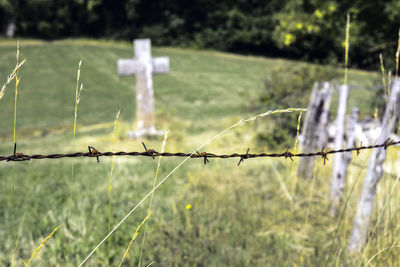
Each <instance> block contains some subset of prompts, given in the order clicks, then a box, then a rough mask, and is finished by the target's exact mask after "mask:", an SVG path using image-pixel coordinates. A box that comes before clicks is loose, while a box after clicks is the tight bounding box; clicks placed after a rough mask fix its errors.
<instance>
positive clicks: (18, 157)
mask: <svg viewBox="0 0 400 267" xmlns="http://www.w3.org/2000/svg"><path fill="white" fill-rule="evenodd" d="M399 144H400V141H396V142H394V141H393V140H391V139H390V138H389V139H387V140H386V141H385V142H384V143H382V144H377V145H369V146H356V147H352V148H344V149H338V150H325V148H324V147H323V148H322V149H321V151H316V152H309V153H292V152H290V151H289V148H287V149H286V150H285V152H283V153H253V154H251V153H249V150H250V148H248V149H247V151H246V153H244V154H239V153H233V154H214V153H208V152H202V153H200V152H198V151H196V152H195V153H183V152H176V153H171V152H163V153H160V152H157V151H155V150H154V149H148V148H147V147H146V145H145V144H144V143H143V142H142V145H143V147H144V149H145V151H143V152H138V151H132V152H125V151H119V152H100V151H99V150H97V149H95V148H94V147H92V146H88V149H89V151H88V152H74V153H66V154H47V155H40V154H35V155H26V154H23V153H20V152H17V144H14V154H13V155H11V156H0V161H6V162H9V161H13V162H15V161H17V162H18V161H28V160H31V159H61V158H80V157H90V158H96V159H97V162H99V157H110V156H132V157H136V156H143V157H151V158H153V159H155V157H159V156H162V157H185V158H186V157H190V158H203V162H204V164H207V163H208V162H209V159H210V158H219V159H228V158H240V160H239V163H238V164H237V165H238V166H239V165H240V164H241V163H242V162H243V161H244V160H245V159H251V158H263V157H269V158H285V159H290V160H292V161H293V158H300V157H316V156H321V157H322V159H323V160H324V165H325V163H326V161H327V160H329V159H328V155H330V154H336V153H346V152H352V151H356V152H357V155H358V154H359V153H360V150H368V149H374V148H384V149H387V148H388V147H390V146H394V145H399Z"/></svg>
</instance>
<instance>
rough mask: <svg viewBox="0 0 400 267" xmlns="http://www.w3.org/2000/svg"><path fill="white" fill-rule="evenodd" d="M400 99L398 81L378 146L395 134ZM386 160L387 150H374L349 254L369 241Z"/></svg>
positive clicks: (360, 248)
mask: <svg viewBox="0 0 400 267" xmlns="http://www.w3.org/2000/svg"><path fill="white" fill-rule="evenodd" d="M399 98H400V83H399V80H398V79H396V80H395V82H394V84H393V86H392V92H391V94H390V98H389V101H388V104H387V106H386V110H385V116H384V117H383V120H382V133H381V135H380V136H379V137H378V139H377V141H376V143H377V144H382V143H384V142H386V140H388V138H389V137H390V135H391V133H392V132H393V129H394V125H395V122H396V117H397V115H398V104H399ZM385 158H386V150H385V148H375V149H373V150H372V152H371V157H370V159H369V164H368V172H367V175H366V176H365V180H364V185H363V189H362V193H361V198H360V201H359V202H358V205H357V211H356V215H355V217H354V223H353V230H352V234H351V237H350V240H349V246H348V248H347V249H348V251H349V252H356V251H361V250H362V248H363V247H364V245H365V243H366V241H367V237H368V226H369V223H370V220H371V215H372V209H373V206H374V200H375V195H376V186H377V184H378V182H379V180H380V179H381V178H382V174H383V163H384V161H385Z"/></svg>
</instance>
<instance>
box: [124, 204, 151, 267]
mask: <svg viewBox="0 0 400 267" xmlns="http://www.w3.org/2000/svg"><path fill="white" fill-rule="evenodd" d="M150 215H151V210H150V211H149V214H147V216H146V218H144V220H143V221H142V223H141V224H139V226H138V227H137V228H136V231H135V233H134V234H133V236H132V239H131V242H129V245H128V248H127V249H126V251H125V253H124V256H123V257H122V259H121V262H120V263H119V265H118V266H119V267H121V265H122V263H123V262H124V259H125V258H126V256H128V253H129V249H130V248H131V246H132V243H133V241H134V240H135V239H136V237H137V236H138V235H139V230H140V228H141V227H142V225H143V224H144V223H145V222H146V221H147V219H148V218H149V217H150Z"/></svg>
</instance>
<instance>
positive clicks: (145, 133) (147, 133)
mask: <svg viewBox="0 0 400 267" xmlns="http://www.w3.org/2000/svg"><path fill="white" fill-rule="evenodd" d="M164 134H165V132H164V131H159V130H156V129H155V128H150V129H148V128H147V129H146V128H143V129H139V130H135V131H128V137H129V138H130V139H138V138H141V137H154V136H163V135H164Z"/></svg>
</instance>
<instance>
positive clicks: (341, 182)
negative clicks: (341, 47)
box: [329, 84, 349, 216]
mask: <svg viewBox="0 0 400 267" xmlns="http://www.w3.org/2000/svg"><path fill="white" fill-rule="evenodd" d="M348 95H349V86H348V85H346V84H344V85H342V86H340V87H339V104H338V111H337V116H336V123H335V125H336V132H335V143H334V149H335V150H338V149H342V148H343V140H344V119H345V117H346V106H347V97H348ZM346 170H347V168H344V157H343V154H341V153H337V154H335V155H334V158H333V171H332V181H331V199H330V205H331V208H330V211H329V213H330V215H331V216H335V215H336V210H337V208H338V206H339V205H340V202H341V201H342V198H343V191H344V186H345V184H346Z"/></svg>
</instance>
